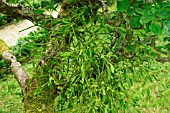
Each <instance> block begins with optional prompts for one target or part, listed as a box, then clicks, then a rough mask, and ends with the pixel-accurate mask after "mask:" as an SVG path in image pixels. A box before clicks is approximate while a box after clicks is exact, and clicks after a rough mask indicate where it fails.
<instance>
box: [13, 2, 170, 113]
mask: <svg viewBox="0 0 170 113" xmlns="http://www.w3.org/2000/svg"><path fill="white" fill-rule="evenodd" d="M65 2H66V4H69V3H67V1H65ZM70 2H71V4H69V5H70V6H69V7H67V8H66V7H65V8H66V9H64V10H65V11H66V12H64V14H63V15H61V17H60V19H51V18H49V19H47V20H46V19H44V20H42V21H41V23H37V25H38V24H41V27H44V29H45V30H43V31H41V33H42V34H43V36H42V35H41V34H38V35H37V34H36V33H32V34H31V35H30V36H29V38H26V39H24V42H22V40H21V41H20V42H19V44H18V45H19V46H22V48H21V51H20V52H19V53H20V54H18V53H16V55H18V56H23V55H25V56H26V53H28V54H29V53H31V54H32V53H33V54H32V55H30V54H29V55H28V56H27V57H29V58H32V56H38V57H36V58H35V60H36V61H37V59H38V61H37V62H38V63H37V65H38V66H37V71H36V74H35V75H34V76H33V78H34V79H37V81H38V84H39V85H40V86H37V88H35V89H34V91H33V95H38V94H41V92H43V91H44V92H45V91H51V92H52V93H53V94H54V96H56V95H57V96H56V99H55V110H56V112H90V113H91V112H129V111H130V110H131V109H130V108H131V107H132V106H133V107H134V108H138V107H139V106H140V103H139V100H138V98H137V97H136V96H132V94H131V93H129V91H131V90H130V88H131V87H132V86H133V83H134V81H135V80H138V79H140V78H145V80H150V81H152V79H153V78H152V76H151V75H149V74H146V73H148V72H150V70H152V67H151V64H152V63H153V62H155V60H158V59H159V61H162V60H160V58H159V57H160V56H161V55H163V56H167V55H169V52H168V51H169V45H170V44H169V25H170V24H169V22H170V21H169V14H170V13H169V5H170V4H169V1H162V2H158V1H156V0H155V1H154V2H151V3H145V2H144V1H143V0H140V1H136V2H135V1H133V0H132V1H131V2H129V1H128V0H118V2H116V1H115V0H112V1H108V4H107V3H105V5H106V7H108V10H102V7H104V6H101V3H100V2H98V1H95V2H94V4H93V3H90V4H88V3H86V1H85V2H82V1H80V0H76V1H70ZM115 4H116V5H115ZM115 6H116V8H115ZM112 7H114V8H112ZM103 9H104V8H103ZM109 9H115V10H109ZM101 10H102V11H101ZM38 11H39V10H38ZM39 13H42V12H41V11H39ZM47 25H49V26H51V29H46V26H47ZM24 47H26V48H24ZM17 51H18V50H17ZM35 51H36V52H35ZM40 56H41V58H39V57H40ZM166 58H167V57H166ZM44 78H45V79H44ZM47 86H48V88H49V90H47ZM44 87H45V88H46V89H44ZM147 95H148V96H150V89H148V90H147ZM37 97H38V96H37ZM136 111H138V109H136Z"/></svg>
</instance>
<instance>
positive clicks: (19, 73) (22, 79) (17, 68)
mask: <svg viewBox="0 0 170 113" xmlns="http://www.w3.org/2000/svg"><path fill="white" fill-rule="evenodd" d="M2 57H3V59H4V60H5V61H6V62H7V63H8V64H9V65H10V66H11V70H12V72H13V73H14V75H15V77H16V79H17V81H18V83H19V85H20V87H21V90H22V94H23V93H24V88H25V85H26V82H27V81H28V79H29V77H28V75H27V74H26V72H25V70H24V68H23V67H22V66H21V64H20V62H18V61H17V59H16V57H15V56H14V55H12V54H11V53H10V52H9V51H4V52H3V53H2Z"/></svg>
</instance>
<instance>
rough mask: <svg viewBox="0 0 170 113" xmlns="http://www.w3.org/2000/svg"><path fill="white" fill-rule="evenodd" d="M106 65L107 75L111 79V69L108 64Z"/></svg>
mask: <svg viewBox="0 0 170 113" xmlns="http://www.w3.org/2000/svg"><path fill="white" fill-rule="evenodd" d="M106 67H107V77H108V79H109V80H110V79H111V70H110V68H109V66H108V65H106Z"/></svg>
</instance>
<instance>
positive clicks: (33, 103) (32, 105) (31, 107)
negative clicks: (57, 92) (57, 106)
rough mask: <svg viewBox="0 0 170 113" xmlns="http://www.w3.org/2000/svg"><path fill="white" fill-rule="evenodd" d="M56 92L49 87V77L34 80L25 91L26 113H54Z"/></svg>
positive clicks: (28, 83)
mask: <svg viewBox="0 0 170 113" xmlns="http://www.w3.org/2000/svg"><path fill="white" fill-rule="evenodd" d="M54 100H55V96H54V91H53V90H51V89H50V88H49V86H48V77H37V78H32V79H31V80H29V81H28V82H27V85H26V87H25V90H24V95H23V101H24V110H23V111H24V113H54Z"/></svg>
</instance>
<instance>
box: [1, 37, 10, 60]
mask: <svg viewBox="0 0 170 113" xmlns="http://www.w3.org/2000/svg"><path fill="white" fill-rule="evenodd" d="M7 50H9V47H8V46H7V44H6V43H5V42H4V41H3V40H2V39H0V58H2V57H1V55H2V53H3V52H4V51H7Z"/></svg>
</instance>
